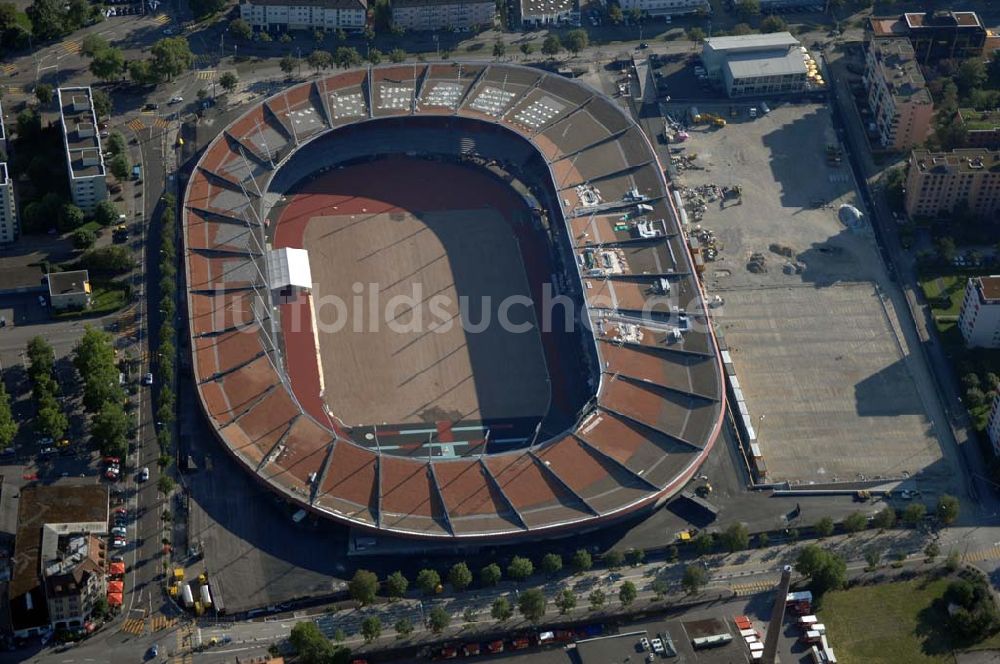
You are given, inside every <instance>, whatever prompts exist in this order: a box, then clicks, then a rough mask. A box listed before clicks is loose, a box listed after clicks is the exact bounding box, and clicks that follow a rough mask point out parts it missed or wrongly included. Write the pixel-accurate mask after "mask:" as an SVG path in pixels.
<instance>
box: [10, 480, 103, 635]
mask: <svg viewBox="0 0 1000 664" xmlns="http://www.w3.org/2000/svg"><path fill="white" fill-rule="evenodd" d="M107 532H108V490H107V489H106V488H105V487H103V486H100V485H96V484H89V485H83V486H80V485H77V486H72V485H52V486H25V487H23V488H22V489H21V491H20V497H19V498H18V507H17V532H16V533H15V537H14V555H13V556H12V558H11V560H12V563H11V578H10V583H9V584H8V586H7V594H8V600H9V604H10V621H11V628H12V631H13V633H14V635H15V636H17V637H19V638H27V637H29V636H33V635H38V634H42V633H44V632H46V631H48V630H49V629H51V628H52V626H53V620H52V618H51V616H50V614H49V602H48V596H47V594H46V592H47V579H46V575H45V570H46V568H47V567H49V564H50V563H51V562H52V561H56V560H58V559H59V557H60V546H61V543H64V542H66V541H67V539H68V538H72V537H73V536H86V535H107ZM96 552H97V549H95V555H96ZM81 562H82V559H81ZM97 583H98V584H99V583H100V582H99V581H98V582H97ZM88 585H89V584H88ZM93 590H94V588H93V587H92V586H90V588H89V590H87V592H89V593H91V596H92V593H93ZM60 592H61V591H60ZM67 615H68V614H67ZM78 618H79V616H78V615H75V616H74V619H78Z"/></svg>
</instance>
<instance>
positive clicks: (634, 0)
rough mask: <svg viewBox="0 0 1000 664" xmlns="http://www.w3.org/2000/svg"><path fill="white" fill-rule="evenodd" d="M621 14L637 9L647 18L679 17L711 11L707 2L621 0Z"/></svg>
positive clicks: (699, 0) (706, 0)
mask: <svg viewBox="0 0 1000 664" xmlns="http://www.w3.org/2000/svg"><path fill="white" fill-rule="evenodd" d="M619 4H620V5H621V8H622V11H623V12H629V11H632V10H633V9H638V10H640V11H642V12H643V13H645V14H648V15H649V16H680V15H683V14H695V13H697V12H699V11H706V12H711V11H712V5H711V4H710V3H709V2H708V0H621V2H620V3H619Z"/></svg>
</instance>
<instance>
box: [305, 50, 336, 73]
mask: <svg viewBox="0 0 1000 664" xmlns="http://www.w3.org/2000/svg"><path fill="white" fill-rule="evenodd" d="M306 62H307V63H308V64H309V66H310V67H312V68H313V69H314V70H316V72H317V73H318V72H319V71H320V70H321V69H329V68H331V67H333V53H330V52H329V51H322V50H318V49H317V50H315V51H313V52H312V53H310V54H309V57H307V58H306Z"/></svg>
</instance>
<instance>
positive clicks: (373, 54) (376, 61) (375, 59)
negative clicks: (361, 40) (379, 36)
mask: <svg viewBox="0 0 1000 664" xmlns="http://www.w3.org/2000/svg"><path fill="white" fill-rule="evenodd" d="M368 62H370V63H372V64H373V65H376V66H377V65H380V64H381V63H382V51H380V50H378V49H377V48H373V49H369V51H368Z"/></svg>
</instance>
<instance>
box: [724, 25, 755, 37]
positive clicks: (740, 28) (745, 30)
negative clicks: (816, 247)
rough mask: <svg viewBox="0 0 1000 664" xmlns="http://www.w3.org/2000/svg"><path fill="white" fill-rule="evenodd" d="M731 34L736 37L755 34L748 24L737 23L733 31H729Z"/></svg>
mask: <svg viewBox="0 0 1000 664" xmlns="http://www.w3.org/2000/svg"><path fill="white" fill-rule="evenodd" d="M729 34H731V35H734V36H739V35H752V34H753V28H751V27H750V26H749V25H747V24H746V23H737V24H736V25H734V26H733V29H732V30H730V31H729Z"/></svg>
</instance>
